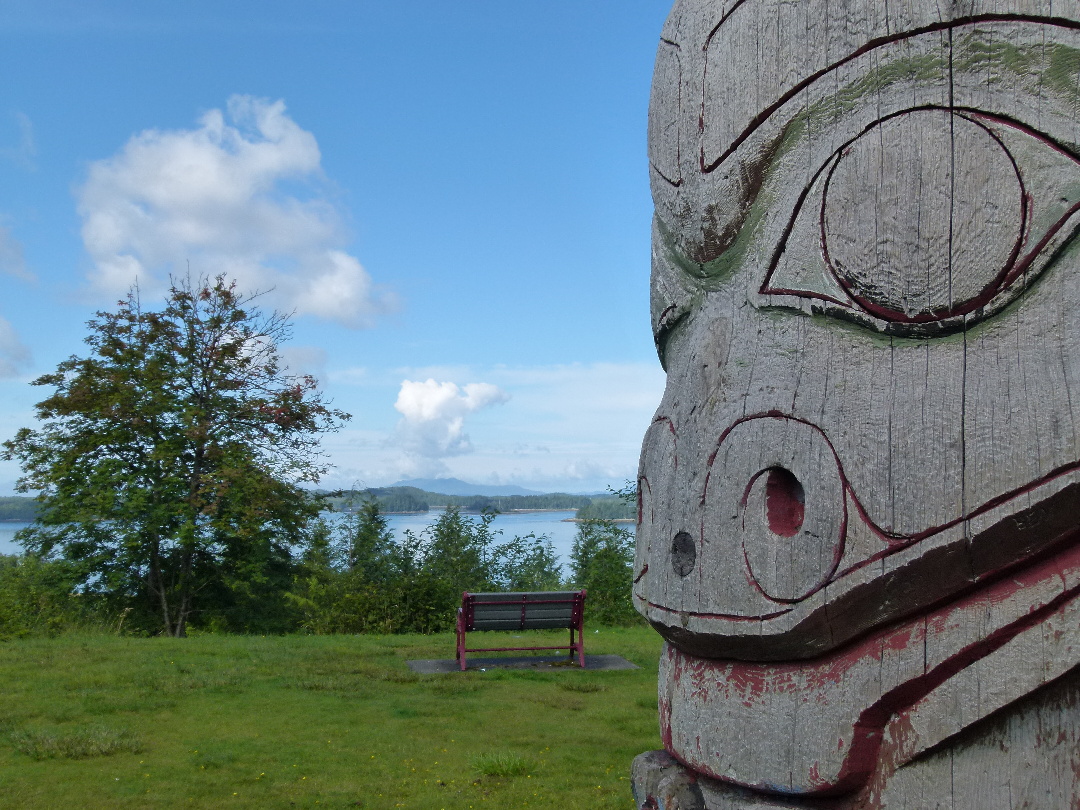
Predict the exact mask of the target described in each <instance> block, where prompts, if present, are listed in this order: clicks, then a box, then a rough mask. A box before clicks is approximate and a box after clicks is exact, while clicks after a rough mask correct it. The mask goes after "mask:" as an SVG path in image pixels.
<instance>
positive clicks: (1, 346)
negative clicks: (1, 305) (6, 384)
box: [0, 318, 30, 377]
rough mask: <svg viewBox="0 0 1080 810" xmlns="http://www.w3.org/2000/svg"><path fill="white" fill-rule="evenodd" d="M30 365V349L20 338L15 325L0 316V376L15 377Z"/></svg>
mask: <svg viewBox="0 0 1080 810" xmlns="http://www.w3.org/2000/svg"><path fill="white" fill-rule="evenodd" d="M29 365H30V350H29V349H28V348H26V346H24V345H23V343H22V341H20V340H19V336H18V335H17V334H16V333H15V327H13V326H12V325H11V324H10V323H9V322H8V321H6V320H5V319H4V318H0V377H15V376H17V375H18V374H19V373H20V372H22V371H24V370H25V369H26V368H27V367H29Z"/></svg>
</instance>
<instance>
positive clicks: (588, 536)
mask: <svg viewBox="0 0 1080 810" xmlns="http://www.w3.org/2000/svg"><path fill="white" fill-rule="evenodd" d="M570 570H571V580H572V582H573V584H574V585H575V586H576V587H578V588H585V589H587V590H588V597H587V598H586V600H585V610H586V619H587V620H589V621H595V622H599V623H600V624H606V625H628V624H634V623H636V622H637V621H638V620H639V619H638V614H637V612H636V611H635V610H634V606H633V603H632V601H631V597H630V592H631V588H632V587H633V578H634V536H633V535H632V534H631V533H630V532H628V531H626V530H625V529H620V528H619V527H618V526H616V525H615V524H613V523H611V522H609V521H606V520H586V521H584V522H582V523H580V524H579V525H578V532H577V536H576V537H575V538H574V545H573V546H572V547H571V551H570Z"/></svg>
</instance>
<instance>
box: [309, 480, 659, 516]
mask: <svg viewBox="0 0 1080 810" xmlns="http://www.w3.org/2000/svg"><path fill="white" fill-rule="evenodd" d="M413 483H417V484H419V483H423V484H425V485H426V486H434V487H436V489H426V488H421V487H418V486H413V485H412V484H413ZM440 490H456V491H455V492H445V491H440ZM506 490H518V491H517V492H507V491H506ZM329 500H330V503H331V505H332V506H333V508H334V509H335V510H336V511H351V510H354V509H356V508H358V507H359V505H360V504H361V503H362V502H364V501H367V500H374V501H376V502H377V503H378V504H379V509H380V510H381V511H382V512H383V514H388V515H395V514H398V515H401V514H423V513H424V512H427V511H428V510H429V509H433V508H434V509H445V508H447V507H450V506H453V507H456V508H458V509H460V510H461V511H462V512H467V513H472V514H479V513H481V512H484V511H487V510H492V511H495V512H503V513H506V512H564V511H571V510H573V511H575V512H576V514H575V516H574V517H573V518H571V520H614V521H619V522H634V521H635V520H636V518H637V514H636V509H635V508H634V505H633V504H628V503H626V502H625V501H623V500H622V499H621V498H619V497H617V496H614V495H572V494H569V493H566V492H548V493H540V492H531V491H529V490H525V489H522V488H521V487H512V486H506V487H499V486H484V485H482V484H469V483H467V482H465V481H460V480H458V479H456V478H436V479H413V482H405V481H402V482H399V483H397V484H395V485H394V486H390V487H369V488H367V489H362V490H348V491H344V492H336V493H334V494H333V496H331V497H330V499H329Z"/></svg>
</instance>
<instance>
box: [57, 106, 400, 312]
mask: <svg viewBox="0 0 1080 810" xmlns="http://www.w3.org/2000/svg"><path fill="white" fill-rule="evenodd" d="M320 164H321V155H320V153H319V146H318V143H317V142H316V140H315V136H314V135H312V133H310V132H307V131H305V130H304V129H302V128H301V127H300V126H298V125H297V124H296V122H295V121H293V120H292V119H291V118H290V117H289V115H288V114H287V113H286V110H285V104H284V102H283V101H275V102H270V101H266V100H263V99H257V98H253V97H251V96H233V97H232V98H230V99H229V101H228V104H227V106H226V109H225V111H222V110H211V111H209V112H207V113H206V114H204V115H203V116H202V118H201V119H199V122H198V126H197V127H196V128H195V129H189V130H176V131H162V130H153V129H152V130H146V131H144V132H141V133H139V134H137V135H135V136H133V137H132V138H131V139H130V140H129V141H128V142H127V144H125V145H124V147H123V148H122V149H121V150H120V151H119V152H118V153H117V154H116V155H114V156H112V157H111V158H108V159H106V160H100V161H97V162H95V163H93V164H91V166H90V168H89V172H88V174H87V178H86V182H85V183H84V184H83V185H82V186H81V187H80V188H79V189H78V191H77V196H78V210H79V215H80V216H81V217H82V223H83V224H82V238H83V244H84V245H85V247H86V250H87V252H88V253H89V254H90V257H91V259H92V260H93V263H94V271H93V275H92V278H91V283H92V285H93V286H94V287H95V288H97V289H98V290H99V291H101V292H106V293H109V294H110V295H115V294H117V293H122V292H124V291H126V290H127V289H128V288H129V287H130V286H131V285H132V283H134V282H135V281H136V280H138V282H139V284H140V286H141V287H142V288H143V289H144V290H147V289H152V288H154V287H155V286H156V285H160V284H162V283H163V282H164V279H165V278H166V277H167V276H168V274H169V273H170V272H172V273H177V272H180V273H183V272H186V267H187V264H188V263H189V262H190V266H191V270H192V272H193V273H196V274H198V275H211V276H212V275H216V274H218V273H225V274H227V275H228V276H230V277H232V278H235V279H236V280H237V281H238V282H239V284H240V285H241V286H242V287H243V288H245V289H249V290H254V289H259V290H268V289H270V288H273V289H274V292H273V293H272V295H271V300H272V301H273V303H275V304H276V305H277V306H278V307H279V308H281V309H285V310H288V311H292V310H295V311H296V312H297V313H299V314H302V315H312V316H315V317H319V318H325V319H329V320H332V321H336V322H338V323H341V324H344V325H346V326H349V327H365V326H370V325H371V323H372V321H373V319H374V318H375V317H376V316H377V315H378V314H379V313H380V312H382V311H384V310H385V309H387V308H388V307H390V306H392V303H393V302H392V301H391V300H390V299H389V298H388V297H387V296H386V295H384V294H381V293H379V291H378V290H376V289H375V287H374V285H373V284H372V281H371V277H370V276H369V275H368V273H367V272H366V271H365V270H364V268H363V267H362V266H361V265H360V262H359V261H357V259H356V258H355V257H354V256H351V255H350V254H349V253H347V252H346V251H345V250H344V249H343V247H344V243H345V241H346V238H345V233H344V228H343V226H342V218H341V214H340V212H339V211H338V210H337V208H336V207H335V205H334V204H333V202H332V201H331V199H330V197H329V195H328V193H327V191H326V181H325V179H324V177H323V175H322V169H321V165H320Z"/></svg>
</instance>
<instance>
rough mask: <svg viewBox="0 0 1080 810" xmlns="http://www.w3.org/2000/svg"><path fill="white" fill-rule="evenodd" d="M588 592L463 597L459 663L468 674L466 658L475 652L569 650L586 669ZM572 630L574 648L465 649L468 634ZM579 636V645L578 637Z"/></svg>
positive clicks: (459, 613) (459, 612)
mask: <svg viewBox="0 0 1080 810" xmlns="http://www.w3.org/2000/svg"><path fill="white" fill-rule="evenodd" d="M584 623H585V591H584V590H580V591H533V592H526V593H469V592H468V591H466V592H465V593H463V594H462V595H461V607H460V608H458V615H457V660H458V663H459V664H460V665H461V669H462V671H463V672H464V670H465V654H466V653H475V652H512V651H515V652H518V651H521V652H523V651H532V650H568V651H569V653H570V656H571V658H572V657H573V656H574V653H575V652H576V653H577V657H578V664H580V665H581V666H582V667H583V668H584V666H585V643H584V632H585V631H584ZM552 628H568V629H569V630H570V644H569V645H565V644H564V645H560V646H554V647H478V648H476V649H466V648H465V634H466V633H468V632H470V631H474V630H546V629H552ZM575 633H576V634H577V640H576V641H575V640H574V639H575V636H574V634H575Z"/></svg>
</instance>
